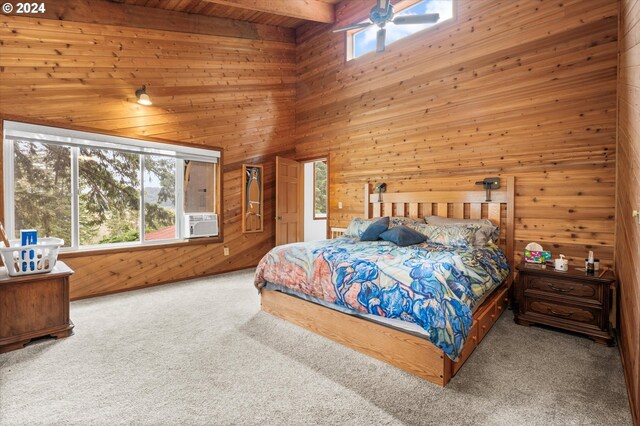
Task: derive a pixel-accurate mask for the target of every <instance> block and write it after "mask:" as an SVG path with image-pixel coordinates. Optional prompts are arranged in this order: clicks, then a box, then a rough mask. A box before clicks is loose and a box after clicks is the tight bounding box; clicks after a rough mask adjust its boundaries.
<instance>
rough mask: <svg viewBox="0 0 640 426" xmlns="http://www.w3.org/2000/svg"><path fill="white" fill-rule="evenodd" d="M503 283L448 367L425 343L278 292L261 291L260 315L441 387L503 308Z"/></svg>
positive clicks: (439, 353) (445, 359)
mask: <svg viewBox="0 0 640 426" xmlns="http://www.w3.org/2000/svg"><path fill="white" fill-rule="evenodd" d="M510 286H511V279H510V278H508V279H507V281H505V282H504V283H503V284H502V285H501V286H500V287H499V288H498V289H497V290H496V291H494V292H493V293H492V294H491V296H489V298H487V300H485V302H484V303H483V304H482V306H480V307H479V308H478V309H477V310H476V311H475V313H474V315H473V317H474V322H473V327H472V328H471V330H470V333H469V338H468V339H467V342H466V343H465V345H464V347H463V350H462V355H461V357H460V359H459V360H458V361H457V362H452V361H451V360H450V359H449V357H447V356H446V355H445V354H444V352H443V351H442V350H441V349H439V348H437V347H436V346H434V345H433V344H432V343H431V342H429V341H428V340H426V339H423V338H420V337H417V336H414V335H412V334H410V333H406V332H403V331H399V330H396V329H393V328H390V327H387V326H384V325H381V324H378V323H375V322H372V321H369V320H366V319H362V318H359V317H354V316H351V315H347V314H344V313H342V312H339V311H336V310H333V309H330V308H326V307H324V306H321V305H318V304H316V303H313V302H308V301H306V300H302V299H299V298H297V297H294V296H290V295H288V294H284V293H281V292H279V291H269V290H263V291H262V310H263V311H265V312H268V313H270V314H272V315H275V316H277V317H280V318H283V319H285V320H287V321H290V322H292V323H294V324H297V325H299V326H301V327H304V328H306V329H307V330H310V331H313V332H314V333H317V334H319V335H321V336H324V337H327V338H329V339H331V340H334V341H336V342H338V343H340V344H342V345H345V346H348V347H350V348H352V349H355V350H357V351H359V352H362V353H364V354H366V355H369V356H371V357H374V358H377V359H379V360H381V361H384V362H387V363H389V364H391V365H393V366H395V367H398V368H400V369H402V370H405V371H407V372H409V373H411V374H414V375H416V376H418V377H421V378H423V379H425V380H428V381H430V382H432V383H435V384H437V385H440V386H445V385H446V384H447V383H448V382H449V380H451V378H452V377H453V376H454V375H455V374H456V373H457V371H458V370H459V369H460V367H461V366H462V364H463V363H464V362H465V361H466V360H467V359H468V358H469V356H470V355H471V353H472V352H473V350H474V349H475V348H476V347H477V345H478V344H479V343H480V341H482V339H483V338H484V336H485V335H486V334H487V332H488V331H489V330H490V329H491V327H492V326H493V324H495V322H496V320H497V319H498V318H499V317H500V315H502V313H503V312H504V311H505V310H506V307H507V300H508V299H507V293H508V289H509V287H510Z"/></svg>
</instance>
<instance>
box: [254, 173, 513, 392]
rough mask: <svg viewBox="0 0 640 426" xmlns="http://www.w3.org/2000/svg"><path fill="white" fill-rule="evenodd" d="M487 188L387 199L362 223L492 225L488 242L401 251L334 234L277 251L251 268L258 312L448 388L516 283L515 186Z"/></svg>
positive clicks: (374, 204)
mask: <svg viewBox="0 0 640 426" xmlns="http://www.w3.org/2000/svg"><path fill="white" fill-rule="evenodd" d="M506 180H507V182H506V187H505V188H503V189H502V190H501V191H494V192H493V194H491V195H492V196H491V198H492V199H491V201H487V200H486V194H485V192H484V191H448V192H435V191H429V192H411V193H387V194H384V199H383V202H378V195H377V194H371V193H370V188H369V185H366V186H365V206H364V217H365V218H378V217H383V216H393V217H409V218H422V217H425V216H430V215H436V216H439V217H452V218H457V219H462V218H471V219H480V218H486V219H489V220H490V221H491V222H492V223H494V224H495V225H498V226H499V229H500V235H499V237H497V238H495V244H489V245H487V246H483V247H478V248H470V247H448V246H447V247H445V246H442V245H439V244H434V243H431V242H425V243H422V244H417V245H413V246H409V247H398V246H396V245H395V244H393V243H389V242H386V241H374V242H362V241H359V239H357V238H349V237H344V236H341V235H340V234H341V233H342V232H343V230H339V229H333V230H332V231H333V232H332V235H333V236H334V237H335V239H332V240H325V241H320V242H314V243H296V244H288V245H285V246H279V247H276V248H274V249H273V250H272V251H271V252H269V253H268V254H267V255H266V256H265V258H264V259H263V260H262V261H261V262H260V265H259V266H258V269H257V271H256V286H257V287H258V288H259V289H260V291H261V295H262V300H261V304H262V309H263V310H264V311H266V312H269V313H271V314H273V315H276V316H278V317H280V318H283V319H286V320H288V321H291V322H293V323H295V324H298V325H300V326H302V327H304V328H307V329H309V330H311V331H313V332H315V333H318V334H321V335H323V336H325V337H328V338H330V339H332V340H334V341H337V342H339V343H341V344H344V345H346V346H349V347H351V348H353V349H355V350H358V351H360V352H363V353H365V354H367V355H370V356H373V357H375V358H378V359H380V360H383V361H385V362H388V363H390V364H392V365H394V366H396V367H398V368H401V369H403V370H405V371H408V372H410V373H412V374H415V375H417V376H419V377H422V378H424V379H426V380H429V381H431V382H433V383H436V384H438V385H441V386H445V385H446V384H447V383H448V382H449V380H450V379H451V378H452V377H453V376H454V375H455V374H456V372H457V371H458V370H459V369H460V367H461V366H462V364H463V363H464V362H465V361H466V359H468V357H469V355H470V354H471V353H472V352H473V350H474V349H475V348H476V347H477V345H478V344H479V343H480V341H481V340H482V339H483V338H484V336H485V335H486V334H487V332H488V331H489V329H490V328H491V327H492V326H493V324H494V323H495V321H496V320H497V318H499V316H500V315H501V314H502V313H503V312H504V310H505V309H506V307H507V302H508V292H509V289H510V286H511V283H512V276H513V273H512V271H513V218H514V206H513V200H514V194H515V191H514V185H515V179H514V178H513V177H509V178H507V179H506Z"/></svg>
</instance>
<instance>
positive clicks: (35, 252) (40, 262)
mask: <svg viewBox="0 0 640 426" xmlns="http://www.w3.org/2000/svg"><path fill="white" fill-rule="evenodd" d="M9 243H11V246H10V247H1V246H0V256H1V257H2V263H4V266H5V267H6V268H7V272H9V275H11V276H12V277H16V276H20V275H29V274H42V273H45V272H51V270H52V269H53V267H54V266H56V261H57V260H58V250H59V249H60V247H62V245H64V240H63V239H61V238H40V239H39V240H38V244H31V245H27V246H23V245H20V240H11V241H9ZM0 245H1V243H0Z"/></svg>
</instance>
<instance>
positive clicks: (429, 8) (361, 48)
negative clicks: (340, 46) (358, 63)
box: [347, 0, 454, 60]
mask: <svg viewBox="0 0 640 426" xmlns="http://www.w3.org/2000/svg"><path fill="white" fill-rule="evenodd" d="M453 1H454V0H420V1H417V2H416V1H415V0H405V1H403V2H400V3H398V4H397V5H396V6H395V7H396V12H395V15H396V16H406V15H422V14H426V13H438V14H440V19H439V20H438V22H437V23H434V24H413V25H406V24H405V25H395V24H394V23H393V22H389V23H387V24H386V26H385V28H386V29H387V35H386V38H385V46H388V45H390V44H391V43H393V42H395V41H398V40H400V39H402V38H405V37H407V36H410V35H411V34H415V33H417V32H419V31H423V30H425V29H427V28H430V27H433V26H434V25H437V24H440V23H442V22H443V21H446V20H448V19H451V18H452V17H453ZM378 29H379V28H378V27H377V26H376V25H372V26H370V27H368V28H365V29H362V30H359V31H352V32H349V33H347V40H348V46H349V48H348V49H347V60H351V59H354V58H357V57H359V56H362V55H364V54H365V53H369V52H373V51H375V50H376V34H377V32H378Z"/></svg>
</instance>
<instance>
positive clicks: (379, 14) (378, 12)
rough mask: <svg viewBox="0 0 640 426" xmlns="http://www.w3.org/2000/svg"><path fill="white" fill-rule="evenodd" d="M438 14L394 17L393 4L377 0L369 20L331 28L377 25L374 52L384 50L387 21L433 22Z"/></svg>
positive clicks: (348, 29) (346, 28) (335, 31)
mask: <svg viewBox="0 0 640 426" xmlns="http://www.w3.org/2000/svg"><path fill="white" fill-rule="evenodd" d="M438 19H440V15H439V14H437V13H427V14H424V15H404V16H396V17H395V18H394V11H393V5H392V4H391V1H390V0H377V3H376V5H375V6H373V9H371V12H369V21H370V22H361V23H359V24H354V25H349V26H347V27H344V28H338V29H335V30H333V32H334V33H337V32H341V31H351V30H357V29H361V28H367V27H370V26H371V25H377V26H378V27H379V28H380V29H379V30H378V34H377V36H376V52H384V41H385V37H386V35H387V30H386V29H385V25H387V23H388V22H393V23H394V24H395V25H407V24H433V23H435V22H438Z"/></svg>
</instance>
